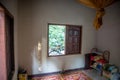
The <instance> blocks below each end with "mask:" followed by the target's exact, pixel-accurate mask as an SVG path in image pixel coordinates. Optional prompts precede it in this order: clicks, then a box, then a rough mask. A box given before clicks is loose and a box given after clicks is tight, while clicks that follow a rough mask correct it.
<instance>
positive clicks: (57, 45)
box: [49, 25, 65, 56]
mask: <svg viewBox="0 0 120 80" xmlns="http://www.w3.org/2000/svg"><path fill="white" fill-rule="evenodd" d="M64 50H65V26H64V25H49V56H55V55H64V54H65V53H64V52H65V51H64Z"/></svg>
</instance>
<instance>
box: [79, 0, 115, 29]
mask: <svg viewBox="0 0 120 80" xmlns="http://www.w3.org/2000/svg"><path fill="white" fill-rule="evenodd" d="M78 1H79V2H80V3H82V4H84V5H86V6H88V7H91V8H94V9H96V17H95V20H94V27H95V28H96V30H98V29H99V28H100V26H101V25H102V17H103V16H104V14H105V10H104V8H105V7H107V6H109V5H111V4H112V3H114V2H115V1H116V0H78Z"/></svg>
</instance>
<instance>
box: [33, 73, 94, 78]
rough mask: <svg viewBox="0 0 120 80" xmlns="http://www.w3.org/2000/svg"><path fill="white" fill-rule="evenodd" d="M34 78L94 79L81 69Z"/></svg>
mask: <svg viewBox="0 0 120 80" xmlns="http://www.w3.org/2000/svg"><path fill="white" fill-rule="evenodd" d="M32 80H92V79H91V78H90V77H88V76H87V75H86V74H84V73H83V72H81V71H72V72H67V73H64V74H54V75H47V76H42V77H33V78H32Z"/></svg>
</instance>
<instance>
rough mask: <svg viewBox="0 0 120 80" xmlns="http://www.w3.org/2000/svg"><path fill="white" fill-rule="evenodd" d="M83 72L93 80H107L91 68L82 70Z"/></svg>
mask: <svg viewBox="0 0 120 80" xmlns="http://www.w3.org/2000/svg"><path fill="white" fill-rule="evenodd" d="M83 72H84V73H86V74H87V75H88V76H89V77H91V78H92V79H93V80H108V79H106V78H105V77H103V76H100V74H99V72H98V71H96V70H94V69H91V70H84V71H83Z"/></svg>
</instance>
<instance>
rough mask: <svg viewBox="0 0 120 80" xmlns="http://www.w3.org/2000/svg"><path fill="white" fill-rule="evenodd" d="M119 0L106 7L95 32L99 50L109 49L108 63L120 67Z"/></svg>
mask: <svg viewBox="0 0 120 80" xmlns="http://www.w3.org/2000/svg"><path fill="white" fill-rule="evenodd" d="M119 15H120V1H119V2H118V3H115V4H113V5H111V6H110V7H108V8H106V14H105V16H104V18H103V26H102V27H101V29H100V30H99V31H98V34H97V45H98V48H99V49H101V50H110V63H112V64H116V65H117V66H118V67H119V68H120V62H119V60H120V18H119Z"/></svg>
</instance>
